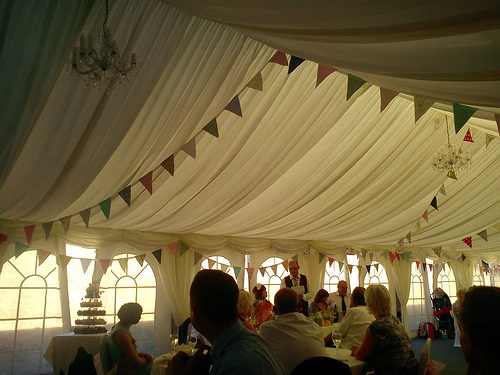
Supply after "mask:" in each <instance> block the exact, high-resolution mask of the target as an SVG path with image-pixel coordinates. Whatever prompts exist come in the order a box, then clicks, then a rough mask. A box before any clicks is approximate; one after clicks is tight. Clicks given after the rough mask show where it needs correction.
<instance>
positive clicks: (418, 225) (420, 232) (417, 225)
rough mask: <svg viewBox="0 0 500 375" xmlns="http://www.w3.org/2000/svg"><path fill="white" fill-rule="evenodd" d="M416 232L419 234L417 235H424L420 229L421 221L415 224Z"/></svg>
mask: <svg viewBox="0 0 500 375" xmlns="http://www.w3.org/2000/svg"><path fill="white" fill-rule="evenodd" d="M415 232H417V234H422V229H421V228H420V220H418V221H417V222H416V223H415Z"/></svg>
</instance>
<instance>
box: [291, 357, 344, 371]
mask: <svg viewBox="0 0 500 375" xmlns="http://www.w3.org/2000/svg"><path fill="white" fill-rule="evenodd" d="M315 373H325V374H335V375H351V369H350V367H349V365H347V364H346V363H343V362H340V361H337V360H336V359H334V358H330V357H312V358H308V359H306V360H304V361H302V362H300V363H299V364H298V365H297V366H296V367H295V368H294V369H293V370H292V372H291V373H290V375H310V374H315Z"/></svg>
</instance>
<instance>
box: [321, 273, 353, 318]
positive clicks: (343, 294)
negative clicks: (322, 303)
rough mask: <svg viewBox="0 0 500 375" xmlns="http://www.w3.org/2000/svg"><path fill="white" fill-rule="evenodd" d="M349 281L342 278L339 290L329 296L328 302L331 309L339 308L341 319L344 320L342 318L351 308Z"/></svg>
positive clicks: (338, 286)
mask: <svg viewBox="0 0 500 375" xmlns="http://www.w3.org/2000/svg"><path fill="white" fill-rule="evenodd" d="M348 290H349V288H348V286H347V281H345V280H340V281H339V283H338V284H337V291H336V292H335V293H330V296H329V297H328V301H327V302H328V304H329V305H330V309H332V310H335V309H337V310H338V312H339V315H340V316H339V320H340V321H342V318H343V317H344V315H345V314H346V313H347V310H349V307H350V306H351V296H350V295H349V293H348Z"/></svg>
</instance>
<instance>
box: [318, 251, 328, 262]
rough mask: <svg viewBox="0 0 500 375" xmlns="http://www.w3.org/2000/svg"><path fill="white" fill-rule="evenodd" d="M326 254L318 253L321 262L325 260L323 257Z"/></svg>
mask: <svg viewBox="0 0 500 375" xmlns="http://www.w3.org/2000/svg"><path fill="white" fill-rule="evenodd" d="M325 257H326V255H325V254H321V253H319V254H318V258H319V263H321V262H322V261H323V259H325Z"/></svg>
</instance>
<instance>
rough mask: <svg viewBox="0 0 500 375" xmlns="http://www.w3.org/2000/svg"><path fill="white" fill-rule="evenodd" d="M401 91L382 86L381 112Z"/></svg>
mask: <svg viewBox="0 0 500 375" xmlns="http://www.w3.org/2000/svg"><path fill="white" fill-rule="evenodd" d="M398 94H399V92H397V91H392V90H388V89H384V88H383V87H381V88H380V112H383V111H384V109H385V108H386V107H387V106H388V105H389V103H390V102H391V101H392V99H394V98H395V97H396V96H398Z"/></svg>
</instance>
